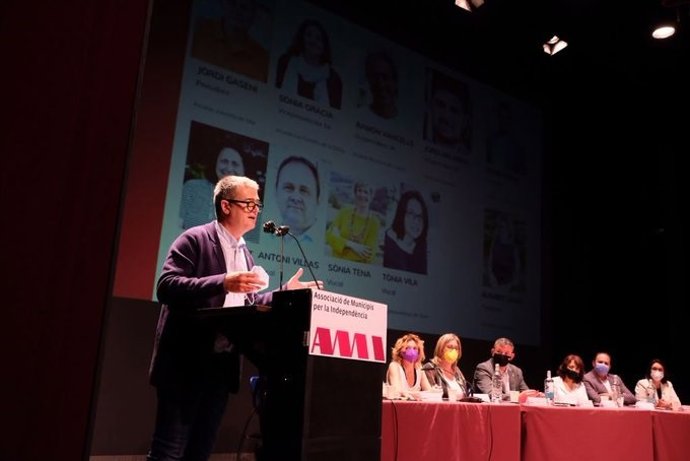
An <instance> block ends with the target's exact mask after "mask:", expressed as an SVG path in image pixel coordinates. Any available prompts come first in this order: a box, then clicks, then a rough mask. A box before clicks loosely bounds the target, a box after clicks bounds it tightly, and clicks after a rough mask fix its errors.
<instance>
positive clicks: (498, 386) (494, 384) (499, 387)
mask: <svg viewBox="0 0 690 461" xmlns="http://www.w3.org/2000/svg"><path fill="white" fill-rule="evenodd" d="M502 394H503V378H502V377H501V370H500V369H499V368H498V364H496V365H495V366H494V376H493V379H492V380H491V401H492V402H493V403H500V401H501V397H502Z"/></svg>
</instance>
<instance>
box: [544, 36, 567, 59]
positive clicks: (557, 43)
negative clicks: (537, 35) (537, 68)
mask: <svg viewBox="0 0 690 461" xmlns="http://www.w3.org/2000/svg"><path fill="white" fill-rule="evenodd" d="M542 46H543V47H544V53H546V54H548V55H552V56H553V55H554V54H556V53H558V52H559V51H561V50H562V49H563V48H565V47H566V46H568V42H566V41H565V40H561V39H560V38H559V37H558V35H554V36H553V37H551V38H550V39H549V40H548V41H547V42H546V43H544V45H542Z"/></svg>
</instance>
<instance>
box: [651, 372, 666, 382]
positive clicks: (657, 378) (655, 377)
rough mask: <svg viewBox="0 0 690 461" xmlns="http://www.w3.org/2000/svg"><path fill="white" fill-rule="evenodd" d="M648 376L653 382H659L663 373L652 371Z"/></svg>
mask: <svg viewBox="0 0 690 461" xmlns="http://www.w3.org/2000/svg"><path fill="white" fill-rule="evenodd" d="M650 376H651V377H652V379H653V380H654V381H661V380H662V379H663V378H664V372H663V371H659V370H652V373H651V374H650Z"/></svg>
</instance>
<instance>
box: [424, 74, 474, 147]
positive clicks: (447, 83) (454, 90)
mask: <svg viewBox="0 0 690 461" xmlns="http://www.w3.org/2000/svg"><path fill="white" fill-rule="evenodd" d="M424 140H425V141H427V142H430V143H433V144H434V145H436V146H438V147H440V148H443V149H448V150H453V151H462V152H463V153H466V154H469V152H470V151H471V150H472V105H471V100H470V94H469V89H468V88H467V84H466V83H465V82H462V81H460V80H457V79H454V78H452V77H449V76H447V75H445V74H443V73H441V72H439V71H437V70H434V69H430V68H429V69H427V71H426V113H425V116H424Z"/></svg>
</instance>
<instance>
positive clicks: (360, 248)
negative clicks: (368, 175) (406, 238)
mask: <svg viewBox="0 0 690 461" xmlns="http://www.w3.org/2000/svg"><path fill="white" fill-rule="evenodd" d="M330 179H331V181H330V186H329V190H330V193H329V196H328V206H329V215H330V217H329V220H328V224H327V229H326V254H327V255H330V256H334V257H336V258H341V259H346V260H349V261H356V262H363V263H372V264H379V265H380V264H381V261H382V257H383V251H382V248H381V235H380V234H381V230H382V229H383V226H384V225H385V216H386V212H387V208H388V193H387V189H386V188H385V187H381V186H377V185H374V184H372V183H370V182H367V181H363V180H360V179H355V178H351V177H346V176H342V175H340V174H338V173H335V172H333V173H331V178H330Z"/></svg>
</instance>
